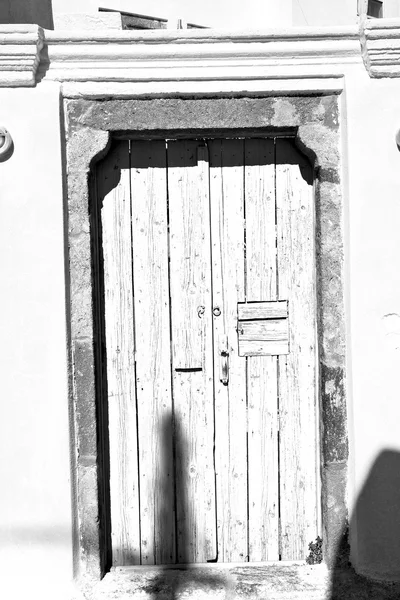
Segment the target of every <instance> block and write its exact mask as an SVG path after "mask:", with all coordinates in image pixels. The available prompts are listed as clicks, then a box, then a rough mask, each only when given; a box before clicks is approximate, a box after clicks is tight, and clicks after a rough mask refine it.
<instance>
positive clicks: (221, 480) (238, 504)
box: [209, 140, 248, 562]
mask: <svg viewBox="0 0 400 600" xmlns="http://www.w3.org/2000/svg"><path fill="white" fill-rule="evenodd" d="M209 148H210V195H211V242H212V243H211V246H212V277H213V282H212V283H213V304H214V307H215V308H216V307H217V308H219V309H220V311H221V314H220V315H219V316H218V311H217V315H216V316H214V317H213V323H214V372H215V373H216V374H217V373H219V369H220V349H221V347H222V346H221V344H222V345H223V340H224V338H225V337H226V336H227V337H228V341H229V347H228V350H229V385H224V384H223V382H221V381H220V379H219V377H215V380H214V388H215V463H216V485H217V527H218V560H219V561H222V562H234V561H235V562H240V561H246V560H248V538H247V536H248V531H247V431H246V429H247V427H246V424H247V414H246V412H247V411H246V364H245V361H244V360H243V358H240V357H239V356H238V350H237V332H236V325H237V303H238V302H243V301H244V300H245V287H244V286H245V270H244V190H243V175H244V167H243V158H244V141H243V140H213V141H212V142H209Z"/></svg>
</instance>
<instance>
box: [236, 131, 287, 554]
mask: <svg viewBox="0 0 400 600" xmlns="http://www.w3.org/2000/svg"><path fill="white" fill-rule="evenodd" d="M244 187H245V201H246V299H247V300H248V301H250V302H251V301H265V300H277V299H278V297H277V264H276V233H275V210H276V209H275V144H274V140H273V139H268V140H257V139H254V140H246V154H245V182H244ZM246 361H247V386H248V398H247V402H248V470H249V489H248V494H249V531H250V535H249V560H250V561H264V560H265V561H266V560H278V559H279V543H278V542H279V535H278V534H279V498H278V492H279V490H278V376H277V357H276V356H249V357H248V358H247V359H246Z"/></svg>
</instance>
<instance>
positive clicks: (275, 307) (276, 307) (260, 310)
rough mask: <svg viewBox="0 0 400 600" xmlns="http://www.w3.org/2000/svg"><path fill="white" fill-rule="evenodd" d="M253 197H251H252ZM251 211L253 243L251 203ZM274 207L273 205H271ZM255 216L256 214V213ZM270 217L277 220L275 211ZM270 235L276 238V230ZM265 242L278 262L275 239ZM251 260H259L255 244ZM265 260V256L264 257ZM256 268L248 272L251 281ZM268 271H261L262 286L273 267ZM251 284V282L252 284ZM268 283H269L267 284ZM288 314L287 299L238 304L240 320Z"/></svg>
mask: <svg viewBox="0 0 400 600" xmlns="http://www.w3.org/2000/svg"><path fill="white" fill-rule="evenodd" d="M248 187H249V182H248V184H247V188H246V189H248ZM273 197H274V198H275V194H274V195H273ZM250 198H251V197H250ZM250 202H254V196H253V198H251V199H250ZM249 208H250V213H249V215H248V216H247V219H246V222H247V227H246V231H247V230H249V231H248V234H249V236H250V237H249V244H252V237H253V233H254V231H253V230H254V224H253V222H252V219H253V214H252V212H253V211H252V206H251V205H250V207H249ZM270 208H272V206H271V207H270ZM254 217H255V215H254ZM269 217H270V218H273V219H274V222H275V216H274V214H273V213H271V214H270V215H269ZM249 219H250V221H249ZM268 233H269V235H270V236H273V240H275V239H276V236H275V230H274V229H273V230H272V231H268ZM264 243H265V244H266V245H267V247H268V246H270V250H271V260H273V261H275V262H276V250H275V246H274V241H272V243H271V242H270V239H269V238H268V240H265V241H264ZM251 250H252V253H251V255H250V256H251V261H248V262H251V263H253V261H256V260H257V257H256V256H254V252H255V251H257V247H256V248H254V247H253V246H251ZM261 250H262V247H259V248H258V251H259V252H261ZM263 250H264V252H265V251H266V250H265V248H263ZM257 253H258V252H257ZM264 260H265V258H264ZM262 264H263V265H265V264H266V263H265V262H263V263H262ZM254 270H255V267H254V265H252V270H251V271H249V272H248V278H249V280H250V282H251V281H252V280H253V276H254ZM266 271H268V272H266V273H261V274H260V275H261V280H258V285H259V286H260V285H261V284H262V282H263V280H264V278H265V279H268V278H269V279H270V278H271V268H270V269H266ZM250 285H251V284H250ZM266 285H268V284H266ZM269 285H270V284H269ZM287 315H288V305H287V302H286V300H280V301H272V302H271V301H270V302H239V304H238V319H239V320H251V319H283V318H285V317H287Z"/></svg>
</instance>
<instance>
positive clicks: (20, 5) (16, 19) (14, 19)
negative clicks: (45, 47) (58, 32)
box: [0, 0, 54, 29]
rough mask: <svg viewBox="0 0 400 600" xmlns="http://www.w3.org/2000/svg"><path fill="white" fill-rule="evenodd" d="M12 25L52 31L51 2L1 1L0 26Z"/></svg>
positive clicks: (43, 0) (44, 0)
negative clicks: (27, 24)
mask: <svg viewBox="0 0 400 600" xmlns="http://www.w3.org/2000/svg"><path fill="white" fill-rule="evenodd" d="M14 23H16V24H23V23H31V24H34V25H40V27H44V28H45V29H54V23H53V7H52V0H1V1H0V24H4V25H6V24H14Z"/></svg>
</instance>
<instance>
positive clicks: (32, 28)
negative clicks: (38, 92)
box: [0, 25, 44, 87]
mask: <svg viewBox="0 0 400 600" xmlns="http://www.w3.org/2000/svg"><path fill="white" fill-rule="evenodd" d="M43 44H44V32H43V29H42V28H41V27H39V26H38V25H0V87H24V86H34V85H35V83H36V71H37V68H38V66H39V62H40V51H41V49H42V48H43Z"/></svg>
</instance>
